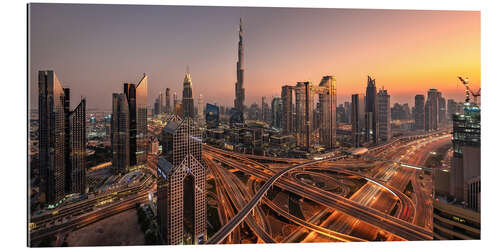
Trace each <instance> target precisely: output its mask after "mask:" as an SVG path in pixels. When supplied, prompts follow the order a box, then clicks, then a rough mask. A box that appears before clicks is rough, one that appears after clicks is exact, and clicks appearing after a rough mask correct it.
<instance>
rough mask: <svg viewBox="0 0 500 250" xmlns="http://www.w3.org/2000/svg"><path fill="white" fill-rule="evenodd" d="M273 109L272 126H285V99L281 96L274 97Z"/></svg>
mask: <svg viewBox="0 0 500 250" xmlns="http://www.w3.org/2000/svg"><path fill="white" fill-rule="evenodd" d="M271 110H272V116H273V122H272V126H273V127H275V128H280V129H281V128H283V101H282V100H281V98H279V97H274V98H273V101H272V102H271Z"/></svg>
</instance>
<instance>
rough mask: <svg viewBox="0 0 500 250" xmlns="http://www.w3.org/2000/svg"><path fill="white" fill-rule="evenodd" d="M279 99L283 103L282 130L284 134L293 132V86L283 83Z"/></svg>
mask: <svg viewBox="0 0 500 250" xmlns="http://www.w3.org/2000/svg"><path fill="white" fill-rule="evenodd" d="M281 101H282V103H283V132H284V133H285V134H291V133H293V131H294V130H295V129H294V122H293V121H294V119H293V111H292V110H293V87H292V86H288V85H285V86H283V87H281Z"/></svg>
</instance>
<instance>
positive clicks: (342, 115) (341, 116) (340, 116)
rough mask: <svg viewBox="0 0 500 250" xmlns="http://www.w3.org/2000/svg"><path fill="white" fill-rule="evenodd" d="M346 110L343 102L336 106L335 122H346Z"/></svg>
mask: <svg viewBox="0 0 500 250" xmlns="http://www.w3.org/2000/svg"><path fill="white" fill-rule="evenodd" d="M346 120H347V118H346V111H345V108H344V104H342V103H341V104H340V105H339V106H338V107H337V122H342V123H346Z"/></svg>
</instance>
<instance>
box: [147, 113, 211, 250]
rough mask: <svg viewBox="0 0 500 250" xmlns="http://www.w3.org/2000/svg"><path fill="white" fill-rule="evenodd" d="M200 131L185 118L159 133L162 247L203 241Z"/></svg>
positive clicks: (203, 182)
mask: <svg viewBox="0 0 500 250" xmlns="http://www.w3.org/2000/svg"><path fill="white" fill-rule="evenodd" d="M201 138H202V137H201V130H200V129H199V127H198V126H197V124H196V123H195V122H194V121H193V120H192V119H191V118H189V117H186V118H185V119H184V120H183V121H177V120H172V121H170V122H169V123H168V124H167V125H166V126H165V127H164V128H163V130H162V133H161V142H160V143H161V145H162V154H161V156H160V157H159V159H158V202H157V204H158V213H157V214H158V215H157V219H158V225H159V229H160V235H161V237H162V239H163V240H164V241H165V243H166V244H169V245H178V244H199V243H203V242H205V241H206V239H207V227H206V222H207V213H206V207H207V201H206V196H207V193H206V192H207V191H206V170H205V167H204V166H203V164H202V159H201V154H202V146H201V143H202V140H201Z"/></svg>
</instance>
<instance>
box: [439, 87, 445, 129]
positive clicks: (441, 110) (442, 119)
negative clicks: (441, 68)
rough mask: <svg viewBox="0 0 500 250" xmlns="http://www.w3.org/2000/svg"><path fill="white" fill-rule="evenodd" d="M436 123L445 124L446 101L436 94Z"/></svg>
mask: <svg viewBox="0 0 500 250" xmlns="http://www.w3.org/2000/svg"><path fill="white" fill-rule="evenodd" d="M438 109H439V110H438V123H440V124H442V123H446V99H444V97H443V96H442V94H441V92H438Z"/></svg>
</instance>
